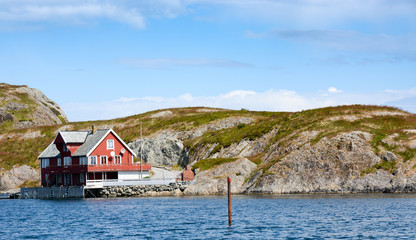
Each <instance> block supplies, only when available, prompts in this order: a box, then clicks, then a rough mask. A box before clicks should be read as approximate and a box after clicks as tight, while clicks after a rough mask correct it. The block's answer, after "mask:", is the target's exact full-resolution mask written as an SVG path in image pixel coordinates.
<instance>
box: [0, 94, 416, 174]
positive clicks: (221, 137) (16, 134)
mask: <svg viewBox="0 0 416 240" xmlns="http://www.w3.org/2000/svg"><path fill="white" fill-rule="evenodd" d="M23 99H25V98H24V97H23ZM161 111H169V112H171V114H169V115H167V116H164V117H163V116H162V117H152V115H153V114H155V113H158V112H161ZM383 112H389V113H392V112H394V113H397V114H396V115H391V114H390V115H389V114H384V115H383V114H379V113H383ZM373 113H377V114H373ZM233 117H249V118H252V119H253V121H252V122H251V123H249V124H247V123H246V124H238V125H236V126H235V127H232V128H228V129H222V130H217V131H214V130H208V131H206V132H205V133H204V134H203V135H202V136H201V137H198V138H194V139H191V140H188V141H186V142H185V145H186V147H188V148H189V149H190V150H191V153H192V152H193V151H196V150H197V149H198V147H201V146H213V145H214V144H215V148H214V149H213V150H212V152H211V155H212V154H214V153H216V152H219V151H221V149H223V148H227V147H229V146H231V145H232V144H236V143H239V142H240V141H241V140H243V139H246V140H256V139H259V138H261V137H262V136H264V135H265V134H267V133H270V132H271V131H273V130H274V133H275V135H274V136H273V137H272V138H271V140H270V142H269V143H268V145H269V147H270V146H272V145H273V144H275V143H279V145H280V146H284V145H285V144H290V142H291V141H293V140H295V139H296V138H297V137H298V136H299V134H300V133H302V132H304V131H317V132H319V134H318V135H317V136H316V137H315V138H314V139H312V140H311V143H312V144H315V143H317V142H319V140H321V139H322V138H325V137H326V138H330V137H333V136H335V135H337V134H338V133H341V132H351V131H365V132H369V133H371V134H372V135H373V138H372V141H371V145H372V147H373V148H374V152H375V153H377V154H379V153H380V152H382V151H385V150H388V151H392V152H394V153H395V154H396V155H398V156H401V157H402V158H403V160H404V161H409V160H414V159H415V155H416V150H415V149H411V148H409V147H397V146H393V145H389V144H388V143H386V142H385V139H386V137H388V136H392V135H393V134H396V135H397V137H396V139H395V140H397V141H404V142H406V141H410V139H413V138H415V134H411V133H405V132H404V130H405V129H416V115H413V114H407V113H406V112H403V111H401V110H399V109H395V108H390V107H380V106H362V105H351V106H339V107H327V108H320V109H313V110H307V111H301V112H294V113H290V112H254V111H248V110H245V109H243V110H239V111H238V110H236V111H233V110H223V109H208V110H207V109H206V108H178V109H165V110H160V111H153V112H148V113H144V114H139V115H134V116H130V117H126V118H118V119H113V120H105V121H85V122H74V123H65V124H61V125H52V126H45V127H34V128H30V129H21V130H14V129H11V127H12V126H11V125H10V123H8V122H7V121H6V122H5V123H3V124H2V125H1V126H0V168H4V169H11V168H12V167H13V165H15V164H19V165H20V164H29V165H31V166H36V167H39V166H38V162H37V161H36V158H37V156H38V155H39V154H40V153H41V152H42V151H43V150H44V149H45V148H46V147H47V146H48V144H49V143H50V142H51V141H52V140H53V138H54V137H55V134H56V132H57V131H58V129H65V130H89V129H91V126H92V125H96V128H114V129H115V131H116V132H117V133H118V134H119V135H120V137H121V138H122V139H124V140H125V141H126V142H130V141H134V140H136V139H138V138H139V137H140V123H142V126H143V135H144V136H149V135H151V134H154V133H157V132H159V131H161V130H167V129H171V130H177V131H188V130H192V129H195V128H198V127H201V126H203V125H206V124H210V123H213V122H216V121H219V120H221V119H226V118H233ZM37 131H38V132H40V133H41V134H40V135H41V136H40V137H35V138H24V135H25V134H29V133H31V132H37ZM268 149H269V148H266V151H267V150H268ZM263 156H264V154H260V155H257V156H254V157H252V158H250V159H251V160H252V161H253V162H255V163H256V164H257V165H258V166H259V168H262V169H263V170H264V172H266V171H267V169H268V168H269V167H270V166H272V165H273V163H276V162H277V161H279V159H275V160H270V161H269V162H268V163H264V164H263ZM232 160H233V159H215V160H213V159H205V160H200V161H199V162H198V163H197V164H195V165H194V168H200V169H201V170H202V169H209V168H211V167H213V166H216V165H218V164H221V163H224V162H228V161H232ZM394 168H395V166H389V165H388V164H387V163H383V164H382V165H377V166H374V167H373V168H371V169H368V170H365V171H364V172H363V174H367V173H370V172H372V171H374V169H386V170H388V171H392V169H394Z"/></svg>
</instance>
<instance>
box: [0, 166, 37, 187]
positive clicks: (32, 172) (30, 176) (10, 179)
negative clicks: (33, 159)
mask: <svg viewBox="0 0 416 240" xmlns="http://www.w3.org/2000/svg"><path fill="white" fill-rule="evenodd" d="M39 180H40V174H39V172H38V171H37V170H36V169H34V168H32V167H29V166H27V165H23V166H20V167H14V168H13V169H12V170H10V171H5V172H2V173H1V174H0V191H5V190H9V189H15V188H19V187H20V185H22V184H23V183H25V182H27V181H39Z"/></svg>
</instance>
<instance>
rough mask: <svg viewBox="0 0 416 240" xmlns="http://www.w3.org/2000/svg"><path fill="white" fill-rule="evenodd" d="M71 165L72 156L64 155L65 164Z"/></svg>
mask: <svg viewBox="0 0 416 240" xmlns="http://www.w3.org/2000/svg"><path fill="white" fill-rule="evenodd" d="M71 165H72V158H71V157H64V166H71Z"/></svg>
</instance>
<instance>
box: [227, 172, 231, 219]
mask: <svg viewBox="0 0 416 240" xmlns="http://www.w3.org/2000/svg"><path fill="white" fill-rule="evenodd" d="M227 183H228V226H231V178H230V177H227Z"/></svg>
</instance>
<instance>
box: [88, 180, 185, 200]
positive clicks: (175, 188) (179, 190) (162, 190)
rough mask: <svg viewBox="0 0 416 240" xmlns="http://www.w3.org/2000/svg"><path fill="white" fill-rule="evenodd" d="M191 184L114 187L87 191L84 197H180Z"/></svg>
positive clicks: (176, 183) (175, 183)
mask: <svg viewBox="0 0 416 240" xmlns="http://www.w3.org/2000/svg"><path fill="white" fill-rule="evenodd" d="M190 183H191V182H174V183H170V184H169V185H140V186H115V187H105V188H103V189H98V190H95V191H91V190H89V192H87V193H86V197H102V198H107V197H111V198H112V197H138V196H177V195H182V194H183V191H185V189H186V188H187V187H188V186H189V185H190Z"/></svg>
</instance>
